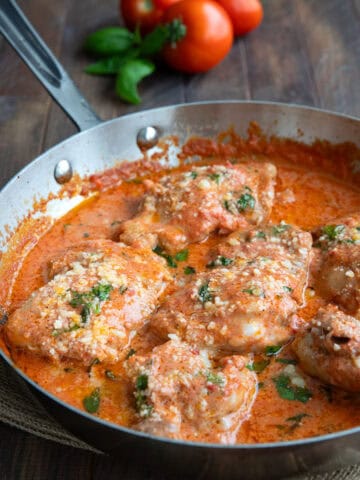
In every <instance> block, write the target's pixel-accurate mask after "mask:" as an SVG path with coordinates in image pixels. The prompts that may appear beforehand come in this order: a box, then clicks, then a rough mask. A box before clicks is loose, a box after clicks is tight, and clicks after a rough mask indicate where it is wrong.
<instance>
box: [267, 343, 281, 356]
mask: <svg viewBox="0 0 360 480" xmlns="http://www.w3.org/2000/svg"><path fill="white" fill-rule="evenodd" d="M281 349H282V346H281V345H269V346H267V347H266V348H265V355H266V356H268V357H272V356H273V355H276V354H277V353H279V352H280V350H281Z"/></svg>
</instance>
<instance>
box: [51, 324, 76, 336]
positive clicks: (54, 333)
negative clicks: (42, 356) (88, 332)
mask: <svg viewBox="0 0 360 480" xmlns="http://www.w3.org/2000/svg"><path fill="white" fill-rule="evenodd" d="M79 328H81V325H78V324H77V323H74V325H71V327H69V328H61V329H59V330H53V331H52V332H51V335H52V336H53V337H58V336H59V335H62V334H63V333H68V332H74V331H75V330H78V329H79Z"/></svg>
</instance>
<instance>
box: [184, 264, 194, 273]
mask: <svg viewBox="0 0 360 480" xmlns="http://www.w3.org/2000/svg"><path fill="white" fill-rule="evenodd" d="M184 273H185V275H192V274H194V273H196V270H195V268H194V267H191V266H190V265H188V266H187V267H185V268H184Z"/></svg>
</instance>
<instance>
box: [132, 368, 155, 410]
mask: <svg viewBox="0 0 360 480" xmlns="http://www.w3.org/2000/svg"><path fill="white" fill-rule="evenodd" d="M148 383H149V377H148V376H147V375H146V374H141V375H139V376H138V377H137V379H136V381H135V387H136V392H135V400H136V409H137V411H138V413H139V415H140V416H141V417H144V418H146V417H149V416H150V414H151V412H152V409H153V407H152V406H151V405H149V404H148V402H147V400H148V399H147V396H146V395H145V393H144V390H146V389H147V387H148Z"/></svg>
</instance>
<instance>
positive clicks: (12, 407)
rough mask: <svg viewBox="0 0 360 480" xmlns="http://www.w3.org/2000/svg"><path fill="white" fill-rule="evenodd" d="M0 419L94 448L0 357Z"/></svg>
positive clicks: (321, 479) (338, 479)
mask: <svg viewBox="0 0 360 480" xmlns="http://www.w3.org/2000/svg"><path fill="white" fill-rule="evenodd" d="M0 421H2V422H4V423H7V424H9V425H12V426H14V427H17V428H20V429H21V430H25V431H26V432H29V433H32V434H34V435H37V436H39V437H42V438H46V439H47V440H52V441H54V442H58V443H61V444H63V445H68V446H71V447H76V448H81V449H84V450H89V451H91V452H97V453H101V452H98V451H97V450H95V449H94V448H93V447H91V446H90V445H87V444H86V443H84V442H83V441H81V440H79V439H78V438H76V437H75V436H74V435H72V434H71V433H69V432H67V431H66V430H65V429H64V428H63V427H62V426H61V425H59V424H58V423H57V422H56V421H55V420H53V419H52V418H51V417H50V416H49V415H48V414H47V413H46V411H45V410H44V408H43V407H42V405H41V404H40V403H39V402H38V400H37V399H36V398H35V397H34V396H33V395H32V394H31V393H30V391H29V390H28V389H27V388H26V387H25V386H24V385H23V384H22V383H21V382H19V380H18V379H17V377H16V375H15V374H14V373H13V372H12V371H11V370H10V369H9V368H8V366H7V365H5V363H4V362H3V361H2V360H1V359H0ZM355 479H356V480H357V479H359V480H360V465H355V466H349V467H345V468H342V469H341V470H337V471H334V472H329V473H326V474H322V475H318V474H317V475H310V474H307V475H301V476H298V477H296V479H295V478H294V479H293V480H355Z"/></svg>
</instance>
